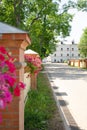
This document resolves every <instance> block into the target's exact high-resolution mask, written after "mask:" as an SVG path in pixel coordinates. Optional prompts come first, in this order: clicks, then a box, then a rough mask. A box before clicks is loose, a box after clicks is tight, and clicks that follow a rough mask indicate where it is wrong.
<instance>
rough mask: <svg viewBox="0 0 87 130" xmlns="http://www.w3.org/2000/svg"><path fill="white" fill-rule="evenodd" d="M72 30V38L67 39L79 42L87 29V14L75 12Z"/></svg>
mask: <svg viewBox="0 0 87 130" xmlns="http://www.w3.org/2000/svg"><path fill="white" fill-rule="evenodd" d="M71 26H72V29H71V33H70V37H68V38H67V39H68V40H69V41H72V40H74V41H75V42H76V43H78V42H79V40H80V37H81V35H82V33H83V30H84V29H85V28H86V27H87V12H82V11H75V16H74V18H73V21H72V23H71Z"/></svg>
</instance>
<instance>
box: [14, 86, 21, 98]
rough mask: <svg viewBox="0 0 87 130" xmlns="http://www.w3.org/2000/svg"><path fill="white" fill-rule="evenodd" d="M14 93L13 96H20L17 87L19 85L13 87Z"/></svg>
mask: <svg viewBox="0 0 87 130" xmlns="http://www.w3.org/2000/svg"><path fill="white" fill-rule="evenodd" d="M14 95H15V96H20V88H19V87H16V88H15V89H14Z"/></svg>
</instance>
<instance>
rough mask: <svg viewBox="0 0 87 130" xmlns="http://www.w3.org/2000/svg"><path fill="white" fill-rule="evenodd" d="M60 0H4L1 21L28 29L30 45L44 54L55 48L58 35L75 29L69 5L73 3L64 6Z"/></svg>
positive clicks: (0, 4) (0, 13) (66, 33)
mask: <svg viewBox="0 0 87 130" xmlns="http://www.w3.org/2000/svg"><path fill="white" fill-rule="evenodd" d="M60 3H61V0H57V2H53V0H1V3H0V21H3V22H6V23H9V24H11V25H14V26H16V27H19V28H21V29H25V30H27V32H28V33H29V35H30V37H31V47H29V48H31V49H33V50H35V51H36V52H38V53H39V54H40V56H41V57H42V58H44V57H45V56H48V55H49V54H50V53H52V52H53V51H54V50H55V48H56V42H57V40H56V37H58V36H60V35H61V36H62V37H65V36H68V35H69V33H70V30H71V26H70V21H71V20H72V15H70V14H69V13H68V9H69V8H70V7H71V6H70V5H72V3H69V4H67V5H66V4H65V5H63V6H62V7H61V8H60ZM27 49H28V48H27Z"/></svg>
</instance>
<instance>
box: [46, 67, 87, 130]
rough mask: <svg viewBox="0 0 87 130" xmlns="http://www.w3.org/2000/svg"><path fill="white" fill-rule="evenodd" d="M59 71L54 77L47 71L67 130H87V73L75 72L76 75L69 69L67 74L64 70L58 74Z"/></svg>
mask: <svg viewBox="0 0 87 130" xmlns="http://www.w3.org/2000/svg"><path fill="white" fill-rule="evenodd" d="M63 67H64V66H63ZM59 68H60V67H59ZM59 68H58V69H59ZM46 69H47V68H46ZM58 69H57V71H58ZM57 71H56V72H53V73H54V74H55V73H56V74H55V76H53V75H54V74H53V73H50V71H49V69H47V73H48V77H49V80H50V83H51V86H52V90H53V93H54V96H55V99H56V101H57V103H58V107H60V112H61V115H62V117H63V119H64V122H65V127H66V130H87V79H86V76H87V71H86V72H85V71H82V72H80V71H79V70H78V71H76V72H75V70H74V71H73V72H74V74H73V72H72V70H68V69H67V71H66V72H67V73H66V72H63V71H64V70H63V71H58V72H59V73H58V74H57ZM70 73H71V75H70ZM78 74H79V75H78ZM68 76H69V77H68Z"/></svg>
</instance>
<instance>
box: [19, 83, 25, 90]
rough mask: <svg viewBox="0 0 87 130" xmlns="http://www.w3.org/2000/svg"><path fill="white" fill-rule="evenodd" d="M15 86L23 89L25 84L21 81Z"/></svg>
mask: <svg viewBox="0 0 87 130" xmlns="http://www.w3.org/2000/svg"><path fill="white" fill-rule="evenodd" d="M17 86H18V87H19V88H23V89H24V88H25V84H24V83H22V82H19V83H18V85H17Z"/></svg>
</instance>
